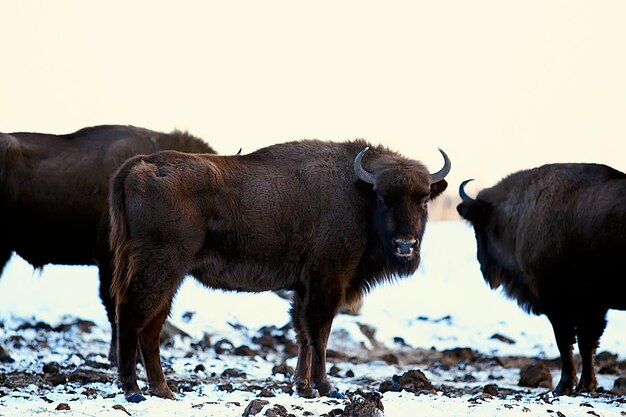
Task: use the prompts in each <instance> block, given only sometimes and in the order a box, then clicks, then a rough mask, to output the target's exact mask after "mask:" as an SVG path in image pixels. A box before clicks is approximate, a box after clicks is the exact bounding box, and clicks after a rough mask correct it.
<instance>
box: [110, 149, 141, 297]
mask: <svg viewBox="0 0 626 417" xmlns="http://www.w3.org/2000/svg"><path fill="white" fill-rule="evenodd" d="M136 159H137V158H132V159H130V160H128V161H126V163H124V164H123V165H122V166H121V167H120V168H119V169H118V170H117V172H116V173H115V174H114V175H113V177H112V178H111V183H110V187H109V218H110V222H111V231H110V236H109V244H110V246H111V252H112V253H113V280H112V282H111V295H112V296H113V299H115V301H116V302H117V303H118V304H119V303H120V302H122V301H124V300H125V299H126V293H127V292H128V288H129V286H130V281H131V278H132V276H133V274H132V272H133V268H132V263H133V262H132V259H133V255H132V252H133V250H132V246H133V245H132V240H131V238H130V233H129V228H128V222H127V220H126V191H125V182H126V178H127V177H128V174H129V173H130V171H131V170H132V168H133V166H134V165H135V164H134V162H135V161H136Z"/></svg>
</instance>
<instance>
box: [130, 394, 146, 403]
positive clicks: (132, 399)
mask: <svg viewBox="0 0 626 417" xmlns="http://www.w3.org/2000/svg"><path fill="white" fill-rule="evenodd" d="M125 397H126V401H128V402H129V403H140V402H142V401H145V400H146V397H144V396H143V395H141V394H140V393H138V392H134V393H132V394H128V395H126V396H125Z"/></svg>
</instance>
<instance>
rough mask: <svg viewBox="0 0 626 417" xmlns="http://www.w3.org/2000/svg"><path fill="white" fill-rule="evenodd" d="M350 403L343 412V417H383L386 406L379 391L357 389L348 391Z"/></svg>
mask: <svg viewBox="0 0 626 417" xmlns="http://www.w3.org/2000/svg"><path fill="white" fill-rule="evenodd" d="M348 398H349V399H350V403H349V404H348V405H347V406H346V408H345V409H344V410H343V413H342V414H341V415H342V417H382V416H383V415H384V413H383V410H384V409H385V407H384V406H383V402H382V395H381V394H380V393H379V392H365V391H362V390H360V389H357V390H356V391H355V392H348Z"/></svg>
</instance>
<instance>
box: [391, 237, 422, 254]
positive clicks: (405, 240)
mask: <svg viewBox="0 0 626 417" xmlns="http://www.w3.org/2000/svg"><path fill="white" fill-rule="evenodd" d="M392 243H393V247H394V249H395V251H396V255H398V256H412V255H413V251H414V250H415V248H416V246H417V240H416V239H415V238H413V237H411V236H403V237H394V238H393V239H392Z"/></svg>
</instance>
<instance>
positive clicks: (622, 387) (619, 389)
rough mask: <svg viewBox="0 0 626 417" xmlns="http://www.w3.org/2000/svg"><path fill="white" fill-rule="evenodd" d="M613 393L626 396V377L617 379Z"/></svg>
mask: <svg viewBox="0 0 626 417" xmlns="http://www.w3.org/2000/svg"><path fill="white" fill-rule="evenodd" d="M611 391H612V392H614V393H615V394H617V395H626V376H621V377H619V378H617V379H616V380H615V382H614V383H613V389H612V390H611Z"/></svg>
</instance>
